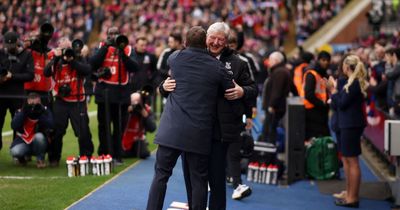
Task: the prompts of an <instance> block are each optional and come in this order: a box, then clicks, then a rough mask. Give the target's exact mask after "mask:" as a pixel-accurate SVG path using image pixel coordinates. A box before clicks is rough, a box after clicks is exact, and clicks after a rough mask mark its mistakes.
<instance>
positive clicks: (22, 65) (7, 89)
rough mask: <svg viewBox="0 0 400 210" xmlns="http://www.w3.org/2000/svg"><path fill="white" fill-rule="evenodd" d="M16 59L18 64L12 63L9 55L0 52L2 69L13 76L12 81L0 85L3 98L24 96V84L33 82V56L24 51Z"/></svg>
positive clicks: (0, 93)
mask: <svg viewBox="0 0 400 210" xmlns="http://www.w3.org/2000/svg"><path fill="white" fill-rule="evenodd" d="M16 58H17V62H10V60H9V55H8V54H7V53H5V52H4V51H3V50H0V68H4V69H7V70H8V71H10V72H11V74H12V77H11V79H10V80H8V81H7V82H5V83H1V84H0V95H1V97H4V96H12V97H15V96H22V95H24V82H28V81H31V80H32V79H33V77H34V66H33V58H32V54H31V53H30V52H29V51H27V50H23V51H22V52H20V53H18V54H17V56H16Z"/></svg>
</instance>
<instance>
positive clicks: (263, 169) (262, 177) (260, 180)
mask: <svg viewBox="0 0 400 210" xmlns="http://www.w3.org/2000/svg"><path fill="white" fill-rule="evenodd" d="M266 175H267V164H265V163H263V164H261V166H260V175H259V177H258V183H262V184H264V183H265V177H266Z"/></svg>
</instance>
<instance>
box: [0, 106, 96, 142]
mask: <svg viewBox="0 0 400 210" xmlns="http://www.w3.org/2000/svg"><path fill="white" fill-rule="evenodd" d="M96 114H97V111H91V112H89V113H88V116H89V117H93V116H95V115H96ZM12 134H13V131H4V132H3V133H1V136H3V137H6V136H11V135H12Z"/></svg>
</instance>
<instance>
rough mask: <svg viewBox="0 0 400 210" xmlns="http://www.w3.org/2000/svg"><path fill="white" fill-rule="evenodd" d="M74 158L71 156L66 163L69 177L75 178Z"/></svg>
mask: <svg viewBox="0 0 400 210" xmlns="http://www.w3.org/2000/svg"><path fill="white" fill-rule="evenodd" d="M74 159H75V158H74V157H72V156H69V157H67V161H66V163H67V174H68V177H73V176H74V167H73V165H72V164H73V163H74Z"/></svg>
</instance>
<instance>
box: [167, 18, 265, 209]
mask: <svg viewBox="0 0 400 210" xmlns="http://www.w3.org/2000/svg"><path fill="white" fill-rule="evenodd" d="M229 32H230V29H229V26H228V25H227V24H225V23H223V22H216V23H214V24H212V25H211V26H210V27H209V28H208V30H207V38H206V44H207V49H208V52H209V53H210V55H212V56H213V57H215V58H217V59H218V60H219V61H221V62H222V64H223V66H225V70H227V71H228V72H230V73H231V74H232V75H233V78H234V85H235V86H234V87H233V88H230V89H227V90H226V91H225V94H224V95H221V96H220V97H219V99H218V102H217V109H218V112H217V121H216V122H215V123H214V129H213V142H212V145H211V157H210V161H209V166H208V169H209V175H208V178H209V180H208V181H209V185H210V198H209V205H208V207H209V210H223V209H226V184H225V181H226V180H225V179H226V173H225V168H226V165H227V164H226V158H227V153H228V161H229V167H228V171H229V172H230V176H232V177H233V185H234V188H235V190H234V193H233V195H232V198H233V199H242V198H244V197H246V196H248V195H250V193H251V189H250V187H249V186H246V185H243V184H242V183H241V179H240V157H241V156H240V148H241V144H242V142H241V141H240V132H241V131H242V130H243V122H242V116H243V114H245V115H246V118H247V120H246V122H247V123H246V127H247V128H251V115H252V110H251V108H252V107H253V106H254V101H255V99H256V97H257V87H256V85H255V83H254V81H253V80H252V79H251V76H250V71H249V69H248V65H247V63H245V62H244V61H243V60H241V59H240V58H239V57H238V56H236V55H235V54H234V51H233V50H232V49H229V47H228V36H229V34H230V33H229ZM176 83H179V82H176ZM178 85H179V84H175V80H173V79H170V78H168V79H167V80H165V81H164V82H163V83H162V85H161V86H160V92H161V93H163V94H168V93H169V92H172V91H174V89H175V87H176V86H178ZM183 159H185V156H183ZM186 162H187V161H183V170H184V173H185V178H187V177H189V175H188V170H187V169H188V168H189V166H188V165H187V164H185V163H186ZM185 182H186V188H187V192H188V201H189V206H191V203H192V199H195V198H194V196H192V194H191V193H190V192H191V191H192V189H191V185H190V180H189V179H185Z"/></svg>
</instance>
